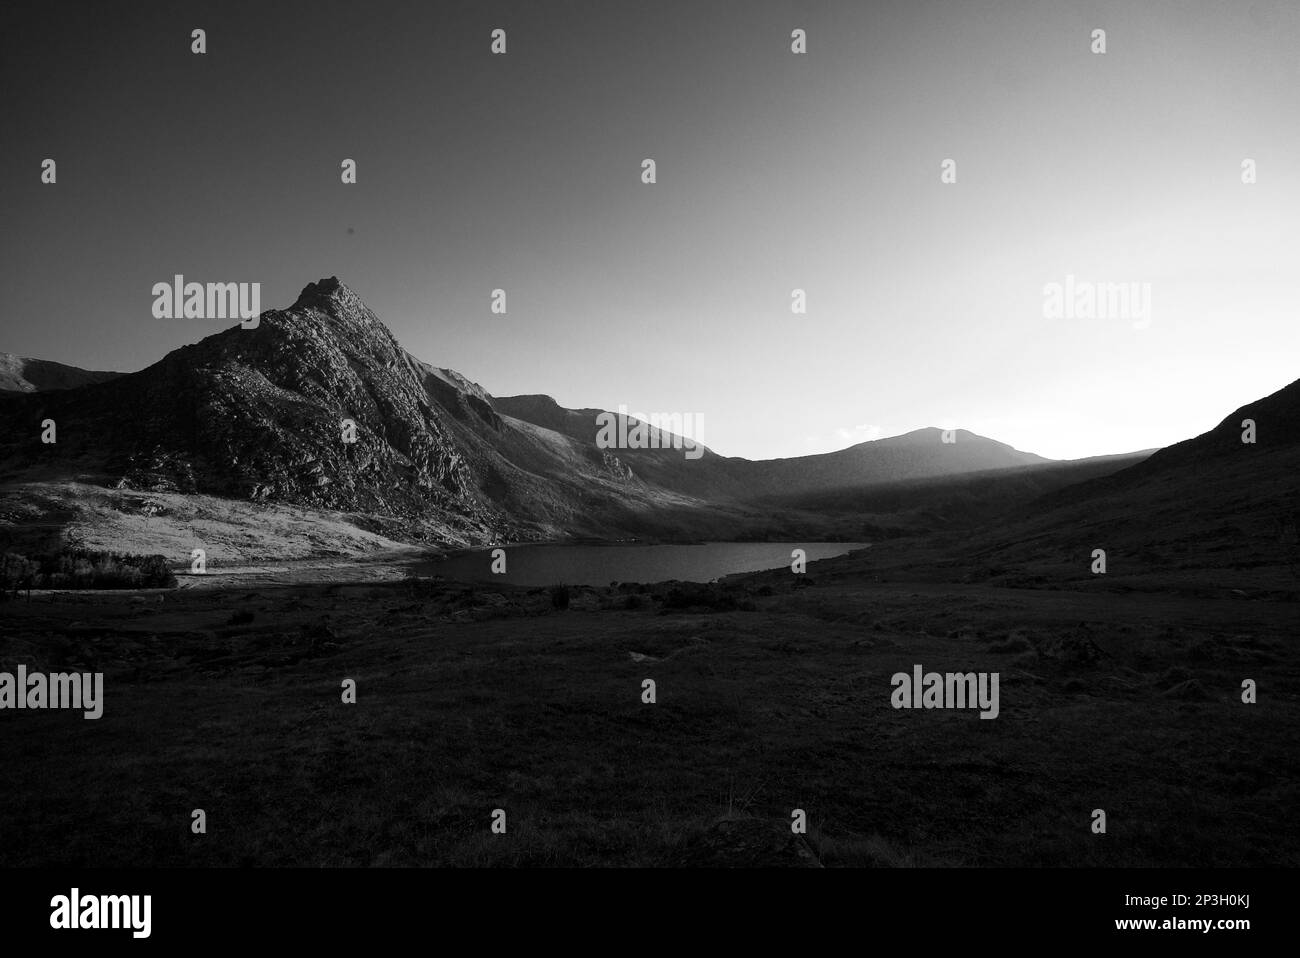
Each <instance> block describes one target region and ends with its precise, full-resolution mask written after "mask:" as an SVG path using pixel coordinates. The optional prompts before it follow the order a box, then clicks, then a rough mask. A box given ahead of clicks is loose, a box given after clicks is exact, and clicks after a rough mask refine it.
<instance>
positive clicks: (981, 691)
mask: <svg viewBox="0 0 1300 958" xmlns="http://www.w3.org/2000/svg"><path fill="white" fill-rule="evenodd" d="M998 675H999V673H997V672H946V673H942V674H941V673H939V672H926V673H924V675H923V674H922V671H921V666H920V665H914V666H912V674H911V675H908V674H907V673H906V672H895V673H894V675H893V677H892V678H891V679H890V680H889V681H890V684H891V685H892V686H893V687H894V691H893V694H892V695H890V697H889V704H890V705H892V706H893V707H894V708H896V709H922V708H924V709H973V708H978V709H979V710H980V718H982V719H995V718H997V717H998Z"/></svg>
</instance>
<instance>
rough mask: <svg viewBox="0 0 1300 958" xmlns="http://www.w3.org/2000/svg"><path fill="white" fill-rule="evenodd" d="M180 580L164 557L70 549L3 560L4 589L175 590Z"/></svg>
mask: <svg viewBox="0 0 1300 958" xmlns="http://www.w3.org/2000/svg"><path fill="white" fill-rule="evenodd" d="M175 585H176V576H175V575H173V574H172V571H171V569H169V568H168V567H167V559H166V558H165V557H164V556H160V555H150V556H141V555H133V554H131V553H127V552H99V551H95V550H91V549H81V548H70V549H63V550H61V551H59V552H55V553H50V554H47V555H39V556H31V557H28V556H23V555H18V554H16V553H12V552H10V553H6V554H5V555H4V557H3V558H2V559H0V588H3V589H7V590H17V589H27V588H31V589H156V588H173V587H175Z"/></svg>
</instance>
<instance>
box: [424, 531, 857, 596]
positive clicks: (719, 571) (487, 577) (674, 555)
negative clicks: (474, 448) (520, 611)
mask: <svg viewBox="0 0 1300 958" xmlns="http://www.w3.org/2000/svg"><path fill="white" fill-rule="evenodd" d="M866 545H868V543H865V542H705V543H701V544H699V545H635V544H629V545H620V544H610V545H588V544H574V545H518V546H505V547H504V548H505V551H506V572H505V574H504V575H500V574H494V573H493V572H492V550H491V549H483V550H479V551H476V552H467V553H462V554H460V555H457V556H453V557H452V558H449V559H446V560H443V561H434V562H422V563H420V564H419V565H418V566H417V567H416V568H415V569H414V571H415V572H416V573H417V574H418V575H440V576H445V577H446V578H448V579H460V580H463V581H469V582H477V581H483V582H508V583H510V584H511V585H523V586H546V585H555V584H557V583H565V584H567V585H609V584H610V583H611V582H663V581H666V580H668V579H678V580H681V581H683V582H710V581H712V580H714V579H718V578H721V577H722V576H726V575H732V574H733V573H737V572H758V571H759V570H761V569H779V568H782V567H786V568H788V567H789V566H790V563H791V561H792V560H791V557H790V553H791V552H792V551H793V550H795V549H803V550H804V552H805V553H807V556H808V561H809V562H812V561H814V560H815V559H826V558H829V557H831V556H837V555H844V554H845V553H847V552H850V551H852V550H853V549H861V548H864V547H865V546H866Z"/></svg>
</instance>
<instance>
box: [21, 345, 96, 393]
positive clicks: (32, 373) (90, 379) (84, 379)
mask: <svg viewBox="0 0 1300 958" xmlns="http://www.w3.org/2000/svg"><path fill="white" fill-rule="evenodd" d="M121 375H122V374H121V373H113V372H100V371H95V370H90V369H79V368H77V367H76V366H65V365H64V364H63V363H55V362H50V361H49V360H48V359H28V358H26V357H25V356H15V355H14V354H13V353H0V392H19V393H32V392H44V391H47V390H52V389H75V388H77V387H78V386H85V385H88V384H90V383H102V382H107V381H108V380H110V379H116V378H117V377H118V376H121Z"/></svg>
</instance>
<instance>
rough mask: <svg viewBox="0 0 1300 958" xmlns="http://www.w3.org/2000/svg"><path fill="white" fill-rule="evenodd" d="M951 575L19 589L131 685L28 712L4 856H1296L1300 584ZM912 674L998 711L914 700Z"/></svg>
mask: <svg viewBox="0 0 1300 958" xmlns="http://www.w3.org/2000/svg"><path fill="white" fill-rule="evenodd" d="M893 548H894V547H893V546H891V549H893ZM895 555H896V554H895ZM917 568H918V569H919V568H920V566H918V567H917ZM924 568H925V569H932V568H933V567H932V566H931V565H926V566H925V567H924ZM995 571H996V570H995ZM950 578H951V579H952V581H946V582H945V581H936V576H935V575H934V574H932V573H929V572H927V573H926V574H921V573H920V572H919V571H915V572H913V571H909V568H908V565H907V562H906V561H901V560H900V561H895V560H894V559H890V560H889V561H886V557H885V556H884V555H882V554H881V552H880V550H879V549H874V550H867V551H866V552H862V553H858V554H855V555H853V556H850V557H844V558H841V559H836V560H827V561H825V562H822V563H816V564H814V565H812V566H810V567H809V571H808V573H807V574H806V575H804V576H796V575H793V574H792V573H790V572H788V571H784V572H775V573H765V574H760V575H757V576H752V577H747V578H744V579H739V580H734V581H733V580H727V581H726V582H724V583H723V584H721V585H713V586H673V585H659V586H652V587H648V588H646V587H641V586H629V585H624V586H621V587H611V588H607V589H602V590H592V589H572V590H569V594H568V603H567V607H563V608H561V606H564V605H565V602H564V597H563V596H553V595H552V593H551V591H550V590H542V589H535V590H522V589H519V590H511V589H506V588H502V589H493V588H488V587H484V586H476V587H470V586H464V585H459V584H454V583H446V582H441V581H439V580H427V579H421V580H414V581H405V582H401V581H398V582H391V581H390V582H378V583H357V582H349V583H343V584H333V585H311V584H287V585H281V584H275V583H272V584H271V585H262V584H257V585H253V586H248V587H243V586H241V587H236V588H232V589H212V588H208V589H203V588H182V589H180V590H170V591H149V592H140V593H135V594H124V593H115V594H90V593H39V594H33V597H32V599H31V600H30V602H28V601H23V600H21V599H20V600H18V601H9V602H6V603H4V604H3V605H0V669H4V670H10V671H12V670H13V669H14V668H15V667H16V666H17V664H19V663H23V664H25V665H27V667H28V669H29V670H35V669H43V670H52V671H53V670H57V671H64V670H79V671H80V670H88V671H103V672H104V673H105V706H104V714H103V718H102V719H100V720H98V721H86V720H84V719H83V718H82V717H81V714H80V713H79V712H54V711H44V712H42V711H22V712H11V713H8V714H6V715H5V716H4V717H3V721H4V723H5V726H6V729H5V735H4V736H3V737H0V762H2V763H3V768H4V769H5V774H4V776H3V779H2V780H0V781H2V784H0V835H3V836H4V840H3V842H0V865H4V866H15V865H19V866H21V865H46V864H61V865H75V866H113V865H126V866H143V865H219V866H235V865H268V866H282V865H325V866H371V865H469V866H476V865H690V864H698V865H816V864H818V863H820V864H822V865H826V866H846V865H847V866H862V865H868V866H907V865H941V866H942V865H951V866H990V865H1030V866H1100V865H1124V866H1141V865H1186V866H1227V865H1239V866H1256V865H1289V866H1294V865H1296V864H1300V835H1298V834H1297V832H1296V830H1295V829H1294V828H1293V827H1292V823H1294V821H1295V820H1296V815H1297V812H1298V811H1300V808H1298V806H1300V783H1297V778H1296V764H1297V763H1296V756H1297V754H1300V710H1298V709H1297V696H1296V692H1295V689H1296V687H1297V686H1296V682H1297V679H1298V678H1300V655H1297V651H1296V641H1295V625H1296V622H1297V615H1296V609H1297V607H1296V604H1295V593H1294V591H1290V592H1288V591H1285V589H1272V590H1268V591H1260V592H1256V593H1252V591H1251V590H1249V589H1234V588H1229V587H1228V586H1232V585H1234V583H1233V582H1227V583H1221V584H1220V585H1218V586H1214V585H1205V584H1204V583H1200V584H1197V583H1192V584H1191V585H1190V586H1188V587H1179V586H1178V585H1177V583H1172V584H1171V583H1169V582H1165V581H1155V580H1152V581H1150V582H1135V581H1127V580H1125V579H1124V577H1123V576H1099V577H1087V576H1084V577H1079V578H1077V579H1076V580H1075V581H1073V582H1069V581H1067V582H1060V583H1053V582H1051V581H1048V580H1038V579H1036V580H1033V581H1031V582H1029V583H1028V584H1027V585H1028V587H1026V583H1019V584H1017V583H1014V582H1010V583H1008V580H1007V577H1006V576H1002V577H1001V578H996V577H995V578H993V579H987V578H986V579H985V580H984V581H961V580H960V579H959V578H958V577H957V576H955V575H954V576H951V577H950ZM965 578H967V579H969V578H970V577H969V576H966V577H965ZM1202 578H1205V577H1202ZM1049 579H1050V577H1049ZM1243 581H1247V580H1246V579H1243ZM1278 583H1280V584H1282V585H1285V584H1286V583H1285V581H1284V580H1283V579H1278ZM916 663H920V664H921V665H922V666H924V668H925V669H926V670H927V671H929V670H936V671H940V672H944V671H968V670H976V671H997V672H999V673H1000V675H1001V681H1000V715H999V716H998V718H996V719H995V720H981V719H980V718H979V716H978V714H977V712H976V711H974V710H969V711H947V710H933V711H927V710H919V709H918V710H895V709H893V708H891V706H890V693H891V685H890V676H891V675H892V674H893V673H895V672H900V671H901V672H910V671H911V668H912V666H913V665H914V664H916ZM345 678H351V679H355V680H356V683H357V702H356V704H355V705H345V704H343V703H342V702H341V683H342V681H343V680H344V679H345ZM647 678H650V679H653V680H654V681H655V683H656V684H657V702H656V703H655V704H653V705H650V704H643V703H642V701H641V694H642V681H643V680H644V679H647ZM1247 678H1250V679H1254V680H1255V681H1256V682H1257V683H1258V696H1259V701H1258V704H1254V705H1247V704H1243V703H1242V701H1241V683H1242V681H1243V679H1247ZM196 808H201V809H203V810H204V811H205V812H206V816H207V833H206V834H203V835H195V834H192V833H191V830H190V824H191V812H192V811H193V810H194V809H196ZM497 808H501V809H504V810H505V811H506V815H507V832H506V834H504V835H496V834H493V833H492V831H491V827H490V826H491V815H492V811H493V809H497ZM795 808H802V809H805V810H806V812H807V818H808V832H807V835H806V836H802V837H796V836H794V835H792V834H791V829H790V821H791V811H792V810H793V809H795ZM1097 808H1100V809H1104V810H1105V812H1106V815H1107V831H1106V834H1104V835H1097V834H1094V833H1093V832H1092V830H1091V824H1092V812H1093V810H1094V809H1097Z"/></svg>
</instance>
